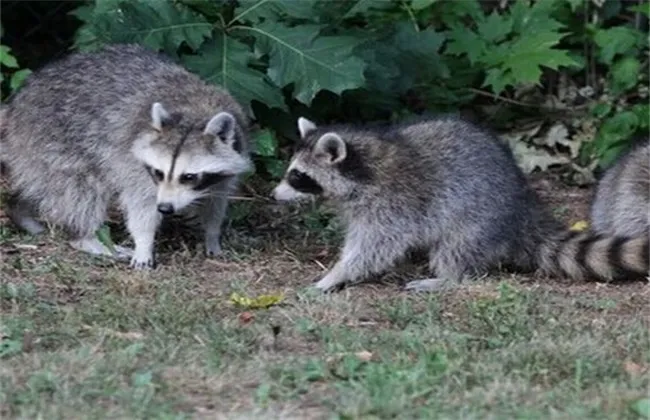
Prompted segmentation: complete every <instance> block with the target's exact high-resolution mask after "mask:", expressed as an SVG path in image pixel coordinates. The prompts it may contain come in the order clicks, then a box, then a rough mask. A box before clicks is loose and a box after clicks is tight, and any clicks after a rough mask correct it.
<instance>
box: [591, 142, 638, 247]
mask: <svg viewBox="0 0 650 420" xmlns="http://www.w3.org/2000/svg"><path fill="white" fill-rule="evenodd" d="M591 224H592V228H593V229H594V231H596V232H598V233H601V234H603V235H619V236H637V235H640V234H643V233H645V235H650V141H648V139H646V140H645V141H644V142H642V143H639V144H638V145H636V146H634V147H633V148H632V149H630V150H629V151H627V152H626V153H625V154H624V155H623V156H622V157H621V158H619V159H618V161H616V162H615V164H614V165H613V166H612V167H611V168H609V169H608V170H606V171H605V173H604V175H603V176H602V178H601V179H600V181H599V182H598V186H597V187H596V193H595V194H594V199H593V202H592V205H591ZM646 253H647V251H646Z"/></svg>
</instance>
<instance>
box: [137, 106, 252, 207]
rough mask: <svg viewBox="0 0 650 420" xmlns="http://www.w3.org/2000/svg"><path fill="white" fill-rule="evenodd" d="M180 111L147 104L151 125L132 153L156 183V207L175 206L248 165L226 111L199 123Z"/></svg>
mask: <svg viewBox="0 0 650 420" xmlns="http://www.w3.org/2000/svg"><path fill="white" fill-rule="evenodd" d="M182 119H183V116H182V115H181V114H177V113H173V114H170V113H168V112H167V111H166V110H165V109H164V108H163V106H162V105H161V104H160V103H154V104H153V106H152V108H151V127H152V128H153V130H150V131H149V132H147V133H145V134H144V135H142V136H140V137H139V138H138V139H137V140H136V141H135V142H134V145H133V148H132V152H133V154H134V155H135V157H136V158H137V159H138V160H139V161H140V162H142V164H143V165H144V168H145V170H146V172H147V173H148V174H149V176H150V177H151V180H152V182H153V183H154V184H155V185H156V187H157V189H158V192H157V197H156V204H157V208H158V211H159V212H161V213H163V214H172V213H175V212H178V211H181V210H182V209H184V208H185V207H187V206H188V205H190V204H192V203H193V202H195V201H196V200H198V199H200V198H202V197H204V196H205V195H207V194H208V193H210V192H211V191H213V190H215V189H219V190H221V191H223V190H224V187H226V185H227V184H228V183H229V182H230V181H231V180H232V179H233V178H235V177H236V176H237V175H240V174H242V173H244V172H247V171H248V170H250V168H251V167H252V165H251V162H250V160H249V158H248V157H246V156H243V155H242V154H241V153H240V150H241V149H240V139H239V138H238V136H239V135H240V134H239V133H240V131H239V129H238V126H237V121H236V119H235V117H233V116H232V114H230V113H228V112H219V113H217V114H216V115H214V116H213V117H212V118H211V119H210V120H209V121H207V123H204V124H200V125H197V124H183V123H182Z"/></svg>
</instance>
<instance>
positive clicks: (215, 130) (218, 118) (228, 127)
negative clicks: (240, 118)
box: [203, 112, 237, 144]
mask: <svg viewBox="0 0 650 420" xmlns="http://www.w3.org/2000/svg"><path fill="white" fill-rule="evenodd" d="M236 124H237V121H236V120H235V117H233V116H232V114H229V113H227V112H220V113H218V114H217V115H215V116H214V117H212V119H211V120H210V121H208V123H207V124H206V125H205V130H203V134H208V135H211V136H214V137H219V138H220V139H221V140H222V141H223V142H224V143H226V144H231V143H232V142H233V140H234V139H235V126H236Z"/></svg>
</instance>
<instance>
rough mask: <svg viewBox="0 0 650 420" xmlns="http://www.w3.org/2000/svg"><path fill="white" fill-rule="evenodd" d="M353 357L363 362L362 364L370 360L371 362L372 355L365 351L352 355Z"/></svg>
mask: <svg viewBox="0 0 650 420" xmlns="http://www.w3.org/2000/svg"><path fill="white" fill-rule="evenodd" d="M354 355H355V356H357V358H359V360H362V361H364V362H369V361H371V360H372V356H373V354H372V353H371V352H369V351H366V350H364V351H358V352H356V353H354Z"/></svg>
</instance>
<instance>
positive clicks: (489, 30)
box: [478, 11, 512, 43]
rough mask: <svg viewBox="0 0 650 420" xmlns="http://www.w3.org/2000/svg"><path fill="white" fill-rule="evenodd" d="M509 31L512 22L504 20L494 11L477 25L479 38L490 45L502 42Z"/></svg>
mask: <svg viewBox="0 0 650 420" xmlns="http://www.w3.org/2000/svg"><path fill="white" fill-rule="evenodd" d="M511 29H512V20H509V19H504V18H503V17H501V16H500V15H499V14H498V13H497V12H496V11H495V12H492V14H490V16H488V17H487V18H486V19H485V20H484V21H482V22H479V24H478V34H479V37H480V38H481V39H483V40H485V41H487V42H490V43H496V42H499V41H502V40H503V39H505V37H506V36H507V35H508V34H509V33H510V31H511Z"/></svg>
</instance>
